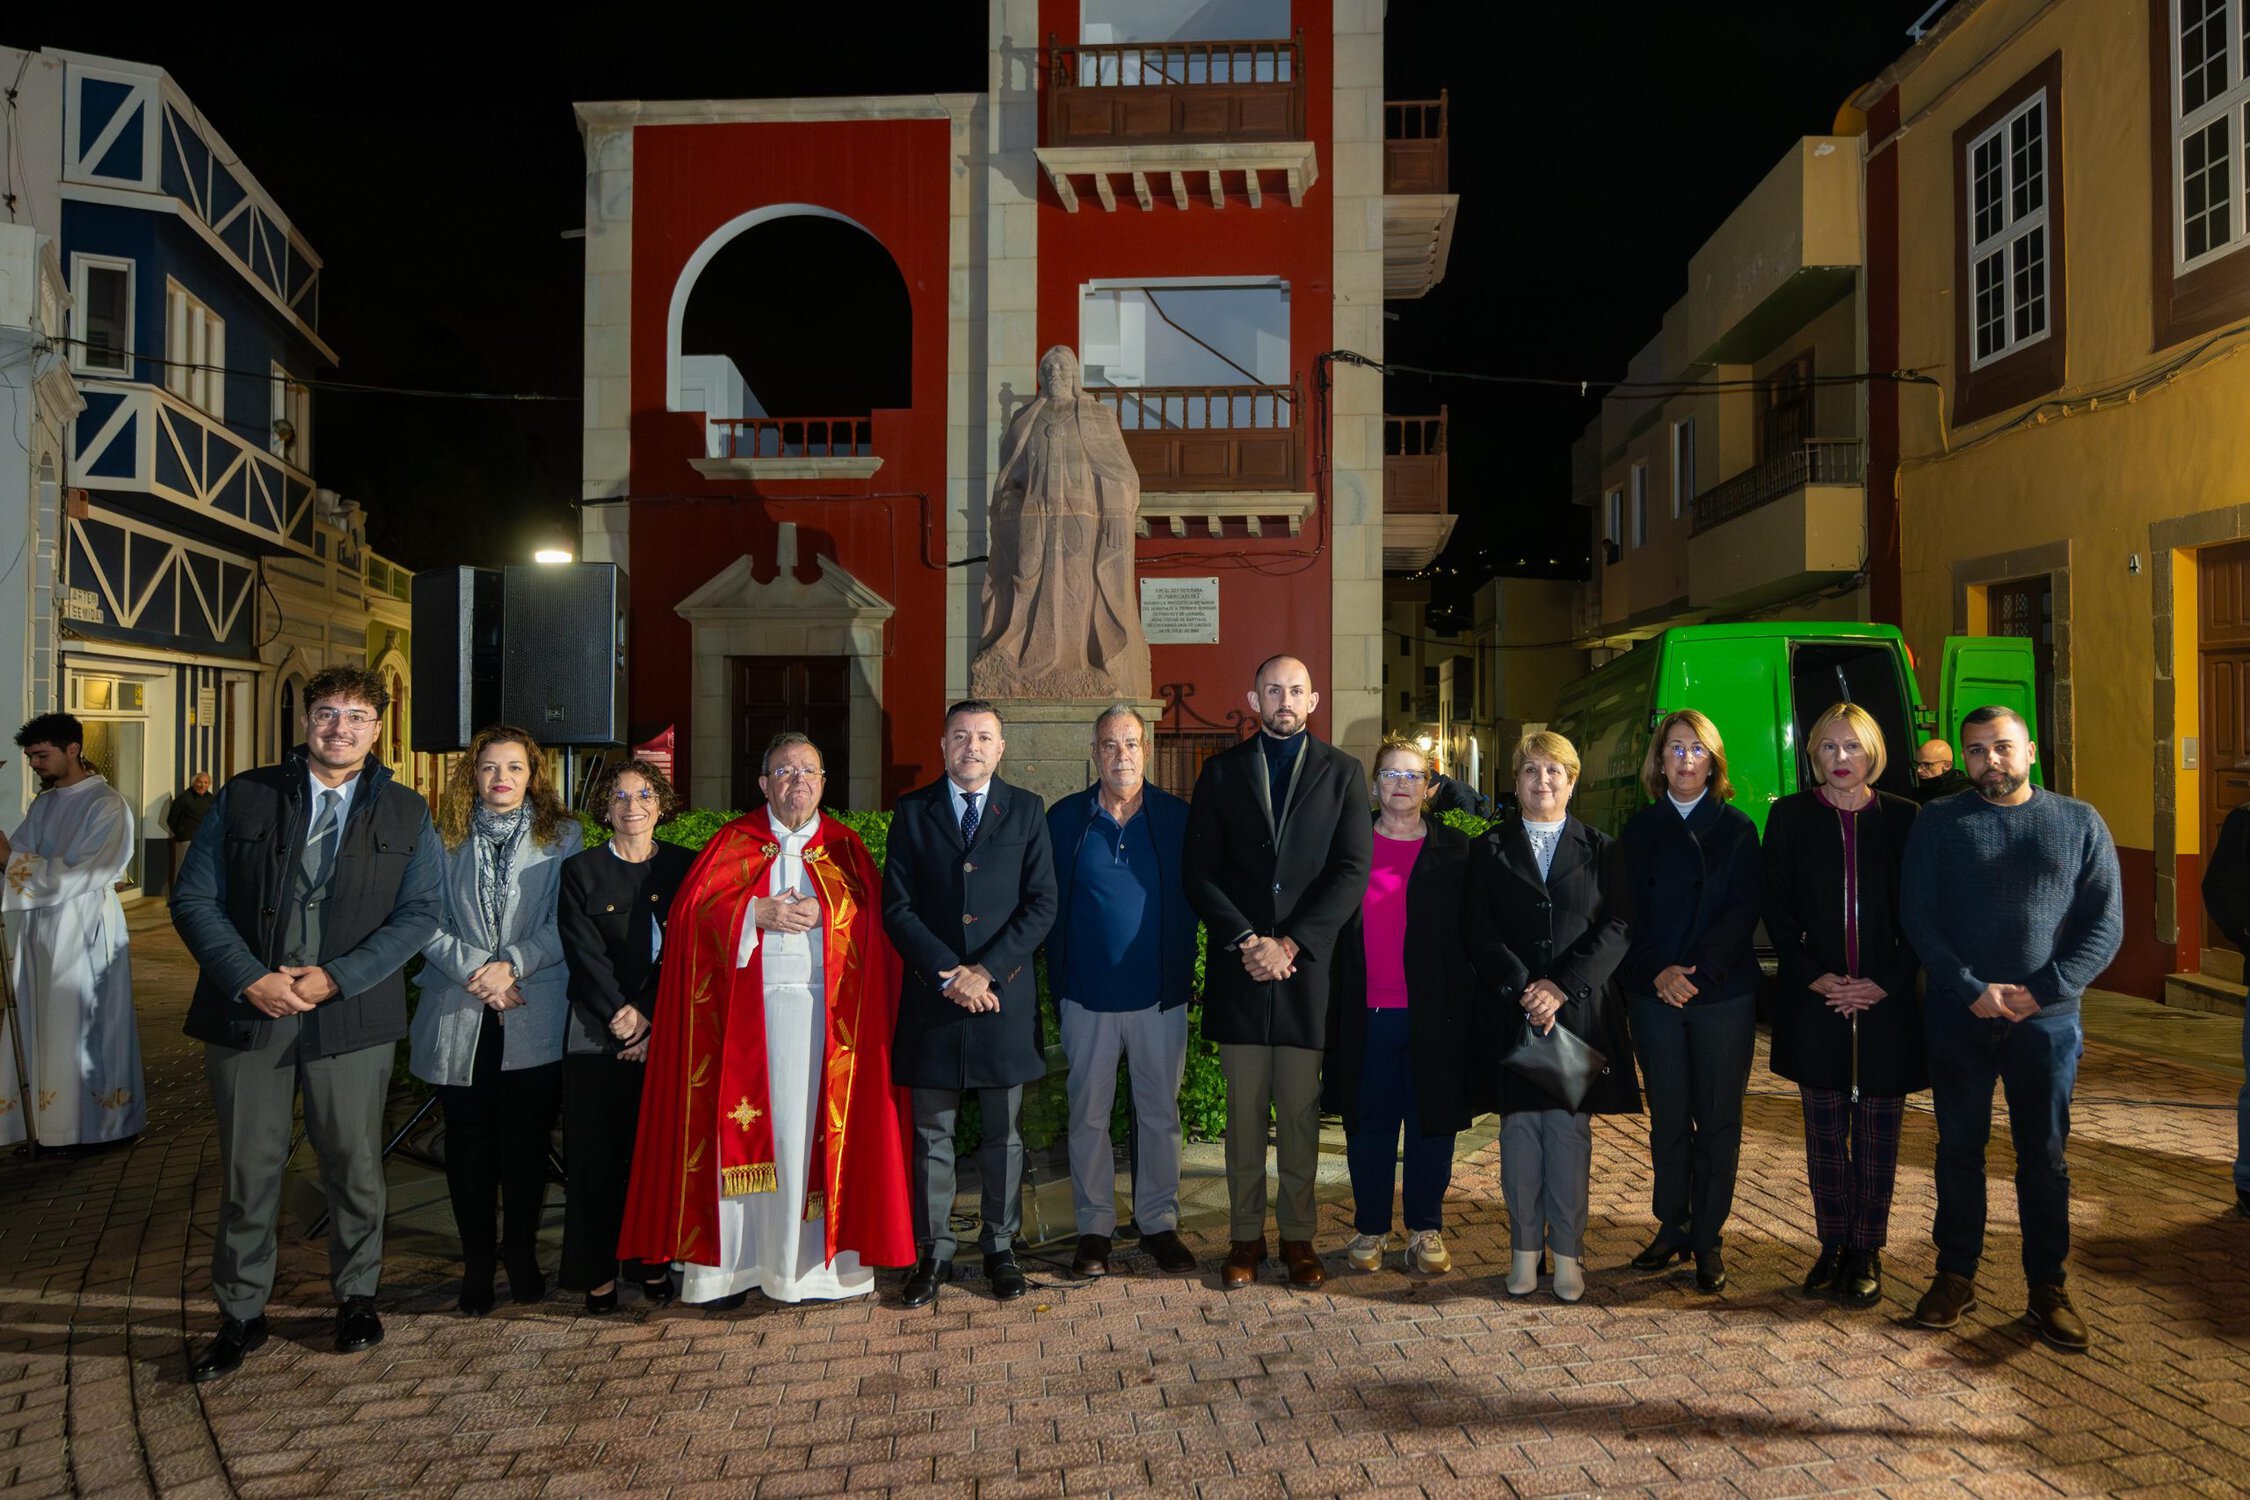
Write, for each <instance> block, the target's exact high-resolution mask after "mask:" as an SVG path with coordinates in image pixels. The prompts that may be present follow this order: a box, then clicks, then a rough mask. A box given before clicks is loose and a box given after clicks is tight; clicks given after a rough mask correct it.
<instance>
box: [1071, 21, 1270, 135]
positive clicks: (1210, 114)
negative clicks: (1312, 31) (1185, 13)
mask: <svg viewBox="0 0 2250 1500" xmlns="http://www.w3.org/2000/svg"><path fill="white" fill-rule="evenodd" d="M1047 50H1048V57H1049V64H1048V73H1047V139H1046V144H1047V145H1048V146H1062V147H1071V146H1140V145H1190V144H1199V143H1217V142H1256V141H1302V140H1303V139H1305V56H1304V45H1303V41H1302V38H1301V36H1300V37H1291V38H1289V39H1287V40H1244V41H1207V42H1125V43H1115V44H1099V45H1089V44H1065V43H1061V42H1058V41H1057V40H1056V39H1055V38H1054V37H1052V36H1050V37H1049V38H1048V39H1047Z"/></svg>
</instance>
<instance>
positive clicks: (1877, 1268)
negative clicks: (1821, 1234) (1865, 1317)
mask: <svg viewBox="0 0 2250 1500" xmlns="http://www.w3.org/2000/svg"><path fill="white" fill-rule="evenodd" d="M1836 1300H1837V1301H1839V1302H1841V1303H1843V1304H1844V1306H1846V1307H1873V1306H1874V1305H1875V1304H1876V1303H1878V1302H1880V1301H1882V1300H1883V1252H1882V1251H1880V1250H1850V1251H1846V1252H1845V1254H1844V1268H1843V1270H1841V1271H1839V1272H1837V1273H1836Z"/></svg>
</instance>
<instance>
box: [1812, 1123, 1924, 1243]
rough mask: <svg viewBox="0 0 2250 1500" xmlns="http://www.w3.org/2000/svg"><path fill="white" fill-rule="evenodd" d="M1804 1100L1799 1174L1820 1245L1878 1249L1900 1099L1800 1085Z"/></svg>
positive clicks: (1892, 1179)
mask: <svg viewBox="0 0 2250 1500" xmlns="http://www.w3.org/2000/svg"><path fill="white" fill-rule="evenodd" d="M1797 1095H1798V1098H1799V1099H1801V1100H1802V1101H1803V1103H1804V1106H1805V1175H1806V1177H1807V1179H1808V1180H1809V1181H1810V1183H1811V1186H1812V1206H1813V1226H1814V1228H1815V1230H1816V1231H1817V1232H1818V1233H1819V1235H1820V1242H1821V1243H1822V1244H1823V1245H1849V1246H1850V1247H1851V1248H1853V1249H1854V1250H1880V1249H1882V1248H1883V1246H1885V1245H1886V1244H1888V1243H1890V1228H1891V1189H1892V1188H1893V1187H1894V1186H1895V1185H1896V1184H1897V1181H1898V1138H1899V1130H1900V1126H1901V1123H1902V1122H1903V1121H1904V1119H1905V1117H1906V1101H1905V1100H1904V1099H1900V1098H1878V1097H1876V1096H1875V1095H1873V1094H1861V1095H1860V1096H1859V1102H1858V1103H1857V1104H1854V1103H1853V1102H1852V1096H1851V1095H1850V1094H1847V1093H1845V1092H1844V1091H1843V1090H1842V1089H1814V1088H1806V1087H1804V1086H1802V1085H1800V1086H1799V1087H1798V1089H1797Z"/></svg>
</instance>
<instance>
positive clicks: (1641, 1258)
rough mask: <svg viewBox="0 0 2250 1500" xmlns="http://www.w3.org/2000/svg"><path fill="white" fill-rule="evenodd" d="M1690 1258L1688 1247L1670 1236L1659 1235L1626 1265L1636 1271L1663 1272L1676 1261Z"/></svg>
mask: <svg viewBox="0 0 2250 1500" xmlns="http://www.w3.org/2000/svg"><path fill="white" fill-rule="evenodd" d="M1687 1258H1688V1247H1687V1246H1686V1245H1684V1244H1682V1243H1681V1242H1680V1241H1678V1240H1675V1239H1673V1238H1672V1237H1671V1236H1670V1235H1668V1234H1661V1233H1660V1234H1658V1235H1657V1237H1656V1238H1655V1239H1653V1240H1650V1241H1649V1242H1648V1244H1647V1245H1646V1246H1645V1247H1643V1248H1642V1250H1641V1253H1640V1254H1638V1255H1636V1256H1634V1257H1633V1258H1632V1259H1631V1260H1629V1261H1627V1262H1626V1264H1627V1265H1629V1266H1631V1267H1632V1268H1633V1269H1634V1270H1636V1271H1661V1270H1663V1269H1664V1268H1665V1267H1666V1266H1668V1265H1670V1264H1671V1263H1672V1262H1673V1261H1676V1260H1686V1259H1687Z"/></svg>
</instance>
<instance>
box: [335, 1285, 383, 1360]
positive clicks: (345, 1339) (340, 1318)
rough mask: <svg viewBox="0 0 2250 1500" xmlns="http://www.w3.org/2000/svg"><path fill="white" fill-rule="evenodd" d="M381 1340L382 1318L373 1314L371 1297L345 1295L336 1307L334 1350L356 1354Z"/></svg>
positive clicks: (373, 1305)
mask: <svg viewBox="0 0 2250 1500" xmlns="http://www.w3.org/2000/svg"><path fill="white" fill-rule="evenodd" d="M381 1342H383V1320H382V1319H381V1318H378V1317H376V1316H375V1299H374V1298H373V1297H346V1298H345V1299H344V1304H343V1306H341V1307H339V1308H337V1309H336V1352H337V1353H338V1354H357V1353H359V1351H360V1350H362V1349H372V1348H374V1347H375V1346H376V1345H377V1344H380V1343H381Z"/></svg>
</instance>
